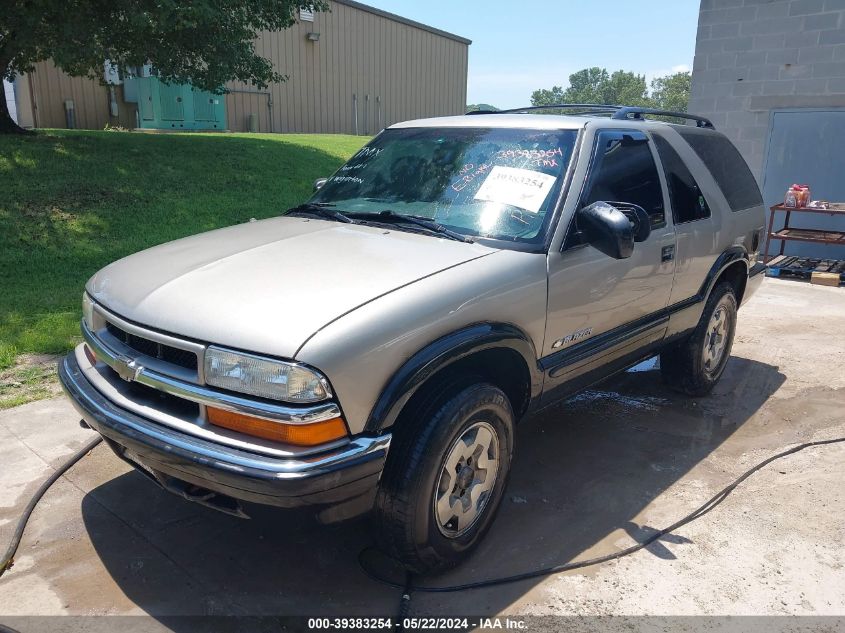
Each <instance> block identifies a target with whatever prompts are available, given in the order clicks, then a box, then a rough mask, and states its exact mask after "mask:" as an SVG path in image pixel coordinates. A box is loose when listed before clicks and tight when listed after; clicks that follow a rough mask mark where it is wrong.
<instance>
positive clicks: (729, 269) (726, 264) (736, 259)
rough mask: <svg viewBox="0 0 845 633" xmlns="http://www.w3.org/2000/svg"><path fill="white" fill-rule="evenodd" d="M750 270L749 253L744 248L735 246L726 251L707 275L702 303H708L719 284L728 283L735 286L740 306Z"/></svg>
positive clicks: (702, 293) (702, 292)
mask: <svg viewBox="0 0 845 633" xmlns="http://www.w3.org/2000/svg"><path fill="white" fill-rule="evenodd" d="M749 268H750V266H749V261H748V252H747V251H746V250H745V248H744V247H742V246H737V245H734V246H731V247H730V248H727V249H725V250H724V251H723V252H722V254H721V255H719V257H718V258H717V259H716V261H715V263H714V264H713V266H712V267H711V268H710V271H709V272H708V273H707V278H706V279H705V281H704V284H703V285H702V289H701V293H700V297H701V299H702V301H707V298H708V297H709V296H710V293H711V292H712V291H713V288H715V287H716V285H717V284H719V283H721V282H723V281H727V282H728V283H730V284H731V286H733V289H734V294H735V295H736V302H737V305H740V304H741V303H742V295H743V294H744V293H745V287H746V285H747V283H748V271H749Z"/></svg>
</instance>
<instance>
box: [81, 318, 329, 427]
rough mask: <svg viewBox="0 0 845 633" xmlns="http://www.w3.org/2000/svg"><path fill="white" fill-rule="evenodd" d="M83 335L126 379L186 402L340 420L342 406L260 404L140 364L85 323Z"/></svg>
mask: <svg viewBox="0 0 845 633" xmlns="http://www.w3.org/2000/svg"><path fill="white" fill-rule="evenodd" d="M82 336H83V338H84V339H85V342H86V343H87V344H88V346H89V347H90V348H91V349H92V350H93V351H94V354H95V355H96V357H97V360H99V361H102V362H104V363H105V364H106V365H108V366H109V367H111V368H112V369H113V370H114V371H115V372H116V373H117V374H118V375H119V376H120V377H121V378H123V379H124V380H127V381H129V382H137V383H139V384H141V385H146V386H147V387H151V388H153V389H157V390H159V391H163V392H164V393H168V394H171V395H173V396H176V397H178V398H183V399H184V400H190V401H191V402H195V403H197V404H202V405H206V406H211V407H217V408H219V409H225V410H226V411H234V412H236V413H243V414H245V415H252V416H255V417H259V418H264V419H266V420H273V421H275V422H285V423H287V424H310V423H312V422H321V421H323V420H329V419H331V418H337V417H340V407H338V406H337V404H336V403H334V402H324V403H318V404H312V405H309V406H305V407H290V406H285V405H279V404H271V403H267V402H258V401H256V400H251V399H249V398H242V397H240V396H236V395H232V394H229V393H223V392H221V391H217V390H215V389H210V388H208V387H204V386H202V385H196V384H193V383H189V382H185V381H184V380H179V379H178V378H173V377H171V376H165V375H164V374H161V373H159V372H156V371H153V370H151V369H149V368H147V367H144V366H143V365H140V364H138V362H137V361H135V360H134V359H132V358H129V357H126V356H124V355H123V354H119V353H118V352H115V351H114V350H112V349H111V348H109V347H108V346H107V345H106V344H105V343H103V341H101V340H100V339H99V338H97V337H96V336H95V335H94V333H93V332H91V330H89V329H88V327H87V326H86V325H85V323H83V324H82Z"/></svg>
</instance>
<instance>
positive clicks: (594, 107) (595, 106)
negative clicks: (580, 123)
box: [467, 103, 623, 114]
mask: <svg viewBox="0 0 845 633" xmlns="http://www.w3.org/2000/svg"><path fill="white" fill-rule="evenodd" d="M622 107H623V106H617V105H604V104H601V103H550V104H549V105H532V106H525V107H524V108H511V109H509V110H473V111H472V112H467V114H517V113H519V112H530V111H532V110H585V111H588V112H614V111H616V110H619V109H620V108H622Z"/></svg>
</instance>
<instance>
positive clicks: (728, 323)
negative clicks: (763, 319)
mask: <svg viewBox="0 0 845 633" xmlns="http://www.w3.org/2000/svg"><path fill="white" fill-rule="evenodd" d="M736 311H737V301H736V295H735V294H734V289H733V286H731V285H730V284H729V283H720V284H719V285H718V286H716V287H715V288H714V289H713V291H712V292H711V293H710V296H709V297H708V299H707V303H706V304H705V306H704V312H703V313H702V315H701V320H700V321H699V322H698V326H697V327H696V328H695V331H694V332H693V333H692V335H691V336H690V337H689V339H687V340H686V341H684V342H683V343H680V344H678V345H674V346H672V347H670V348H668V349H666V350H664V351H663V352H661V354H660V369H661V372H662V374H663V380H664V381H665V382H666V383H667V384H668V385H669V386H670V387H672V388H673V389H676V390H677V391H680V392H682V393H685V394H687V395H690V396H704V395H706V394H708V393H710V391H711V390H712V389H713V387H714V386H715V385H716V383H717V382H718V381H719V378H721V376H722V372H724V371H725V365H727V364H728V359H729V358H730V355H731V347H732V346H733V340H734V333H735V332H736Z"/></svg>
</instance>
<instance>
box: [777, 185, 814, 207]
mask: <svg viewBox="0 0 845 633" xmlns="http://www.w3.org/2000/svg"><path fill="white" fill-rule="evenodd" d="M810 199H811V198H810V186H809V185H798V184H793V185H792V186H791V187H790V188H789V189H787V190H786V195H785V196H784V197H783V206H785V207H787V208H788V209H799V208H803V207H806V206H807V205H808V204H810Z"/></svg>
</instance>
